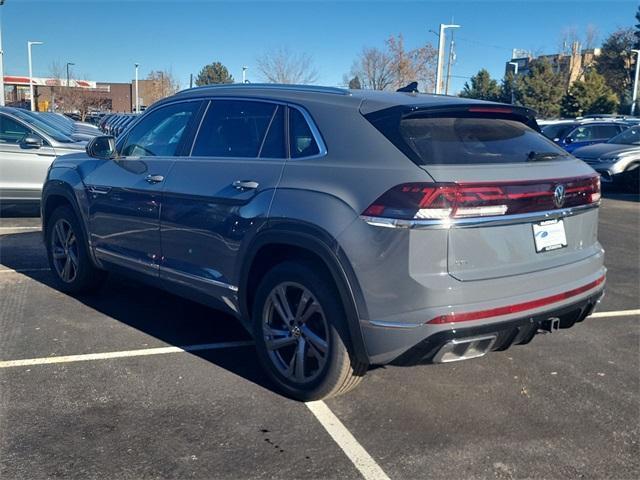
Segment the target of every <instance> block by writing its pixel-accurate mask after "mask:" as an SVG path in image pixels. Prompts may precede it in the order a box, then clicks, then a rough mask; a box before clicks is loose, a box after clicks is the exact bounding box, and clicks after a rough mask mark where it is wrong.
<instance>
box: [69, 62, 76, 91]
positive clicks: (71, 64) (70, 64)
mask: <svg viewBox="0 0 640 480" xmlns="http://www.w3.org/2000/svg"><path fill="white" fill-rule="evenodd" d="M73 65H75V63H71V62H67V88H69V87H70V86H71V83H70V79H69V66H73Z"/></svg>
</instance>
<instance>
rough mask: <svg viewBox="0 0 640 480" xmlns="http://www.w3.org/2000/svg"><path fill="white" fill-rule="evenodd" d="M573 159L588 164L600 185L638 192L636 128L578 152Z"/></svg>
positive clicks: (639, 172)
mask: <svg viewBox="0 0 640 480" xmlns="http://www.w3.org/2000/svg"><path fill="white" fill-rule="evenodd" d="M573 155H574V156H576V157H578V158H579V159H581V160H584V161H585V162H586V163H588V164H589V165H590V166H591V168H593V169H594V170H595V171H596V172H598V173H599V174H600V175H601V178H602V181H603V182H616V183H619V184H620V185H622V186H624V187H626V188H628V189H630V190H631V191H634V192H638V190H639V186H640V126H637V127H631V128H628V129H627V130H625V131H624V132H622V133H620V134H618V135H616V136H615V137H613V138H612V139H611V140H609V141H607V142H605V143H600V144H598V145H589V146H588V147H582V148H578V149H577V150H576V151H574V152H573Z"/></svg>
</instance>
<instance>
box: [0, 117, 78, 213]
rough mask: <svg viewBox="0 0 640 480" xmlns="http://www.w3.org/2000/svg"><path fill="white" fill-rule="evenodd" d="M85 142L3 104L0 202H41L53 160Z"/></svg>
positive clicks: (0, 141)
mask: <svg viewBox="0 0 640 480" xmlns="http://www.w3.org/2000/svg"><path fill="white" fill-rule="evenodd" d="M85 145H86V142H77V141H75V140H73V139H72V138H70V137H68V136H67V135H65V134H64V133H62V132H60V131H59V130H56V129H55V128H53V127H52V126H51V125H49V124H47V123H45V122H42V121H41V120H39V119H38V118H36V117H32V116H30V115H28V114H26V113H25V112H24V111H23V110H20V109H16V108H11V107H3V108H0V202H2V203H19V202H39V201H40V196H41V192H42V184H43V183H44V179H45V177H46V176H47V170H48V169H49V166H50V165H51V162H53V160H54V159H55V158H56V157H59V156H60V155H65V154H67V153H77V152H78V151H82V150H84V148H85Z"/></svg>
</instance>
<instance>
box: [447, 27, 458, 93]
mask: <svg viewBox="0 0 640 480" xmlns="http://www.w3.org/2000/svg"><path fill="white" fill-rule="evenodd" d="M454 47H455V42H454V41H453V32H451V41H450V42H449V59H448V61H447V80H446V83H445V84H444V94H445V95H449V80H451V64H452V63H453V62H454V61H455V60H456V53H455V51H454Z"/></svg>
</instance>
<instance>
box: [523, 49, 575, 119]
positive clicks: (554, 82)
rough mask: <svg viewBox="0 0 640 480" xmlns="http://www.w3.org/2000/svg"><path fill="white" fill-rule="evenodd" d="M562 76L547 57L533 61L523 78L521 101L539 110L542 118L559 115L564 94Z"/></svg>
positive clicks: (526, 105)
mask: <svg viewBox="0 0 640 480" xmlns="http://www.w3.org/2000/svg"><path fill="white" fill-rule="evenodd" d="M564 84H565V82H564V80H563V78H562V76H561V75H560V74H558V73H556V72H554V69H553V65H551V63H550V62H549V61H548V60H547V59H545V58H542V59H538V60H535V61H533V62H531V65H530V68H529V73H528V74H527V75H526V76H525V77H524V78H523V79H522V85H521V90H520V95H519V97H520V102H521V103H522V105H524V106H525V107H529V108H532V109H534V110H535V111H536V112H538V115H539V116H540V117H542V118H545V117H557V116H558V115H559V114H560V101H561V100H562V97H563V95H564V91H563V87H562V86H563V85H564Z"/></svg>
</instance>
